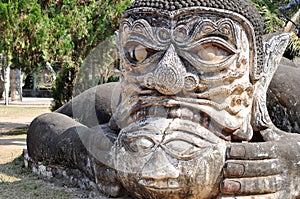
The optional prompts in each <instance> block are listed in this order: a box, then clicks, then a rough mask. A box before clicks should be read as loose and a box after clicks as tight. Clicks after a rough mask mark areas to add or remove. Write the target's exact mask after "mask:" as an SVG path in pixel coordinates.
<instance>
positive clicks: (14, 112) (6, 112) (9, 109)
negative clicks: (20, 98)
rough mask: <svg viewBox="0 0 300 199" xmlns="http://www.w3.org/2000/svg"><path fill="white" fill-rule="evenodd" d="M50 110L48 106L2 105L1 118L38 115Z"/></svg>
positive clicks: (0, 107) (0, 109)
mask: <svg viewBox="0 0 300 199" xmlns="http://www.w3.org/2000/svg"><path fill="white" fill-rule="evenodd" d="M48 112H50V109H49V108H47V107H20V106H0V118H11V117H14V118H15V117H22V116H26V117H32V118H34V117H36V116H38V115H41V114H43V113H48Z"/></svg>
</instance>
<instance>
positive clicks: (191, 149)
mask: <svg viewBox="0 0 300 199" xmlns="http://www.w3.org/2000/svg"><path fill="white" fill-rule="evenodd" d="M165 147H166V149H167V150H168V151H169V152H170V153H171V154H173V155H175V156H178V157H182V158H189V157H192V156H193V155H195V154H196V153H197V152H198V151H199V150H200V148H199V147H198V146H196V145H195V144H193V143H190V142H187V141H185V140H172V141H170V142H168V143H166V144H165Z"/></svg>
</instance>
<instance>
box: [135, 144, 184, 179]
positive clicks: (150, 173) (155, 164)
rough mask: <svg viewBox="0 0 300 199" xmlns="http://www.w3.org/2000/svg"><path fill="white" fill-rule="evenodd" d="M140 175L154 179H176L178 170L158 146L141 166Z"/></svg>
mask: <svg viewBox="0 0 300 199" xmlns="http://www.w3.org/2000/svg"><path fill="white" fill-rule="evenodd" d="M141 177H142V178H145V179H154V180H164V179H176V178H178V177H179V171H178V170H177V169H176V168H175V167H174V166H173V165H172V164H171V163H170V162H169V160H168V158H167V157H166V155H165V153H164V151H163V150H162V149H160V148H158V149H157V151H155V152H154V154H153V156H152V157H151V158H150V159H149V161H148V162H147V163H146V165H145V166H144V167H143V169H142V172H141Z"/></svg>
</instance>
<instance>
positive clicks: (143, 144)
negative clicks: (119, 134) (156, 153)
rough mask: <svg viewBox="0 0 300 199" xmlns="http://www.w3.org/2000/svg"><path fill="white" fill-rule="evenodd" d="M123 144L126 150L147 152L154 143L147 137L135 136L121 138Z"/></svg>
mask: <svg viewBox="0 0 300 199" xmlns="http://www.w3.org/2000/svg"><path fill="white" fill-rule="evenodd" d="M123 145H124V147H125V149H126V150H128V151H130V152H133V153H142V154H145V153H148V152H150V151H151V150H152V148H153V147H154V146H155V143H154V142H153V141H152V140H151V139H150V138H148V137H144V136H142V137H135V138H131V139H123Z"/></svg>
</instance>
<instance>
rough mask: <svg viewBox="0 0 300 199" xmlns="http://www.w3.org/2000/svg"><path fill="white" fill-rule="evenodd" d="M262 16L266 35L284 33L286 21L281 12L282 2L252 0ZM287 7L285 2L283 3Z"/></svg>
mask: <svg viewBox="0 0 300 199" xmlns="http://www.w3.org/2000/svg"><path fill="white" fill-rule="evenodd" d="M252 2H253V3H254V4H255V5H256V7H257V9H258V11H259V13H260V14H261V16H262V18H263V20H264V24H265V29H264V30H265V34H268V33H273V32H278V31H282V29H283V27H284V25H285V19H284V17H283V15H282V14H281V12H280V11H279V7H280V1H278V0H276V1H273V0H267V1H266V0H252ZM283 5H285V2H283Z"/></svg>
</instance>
